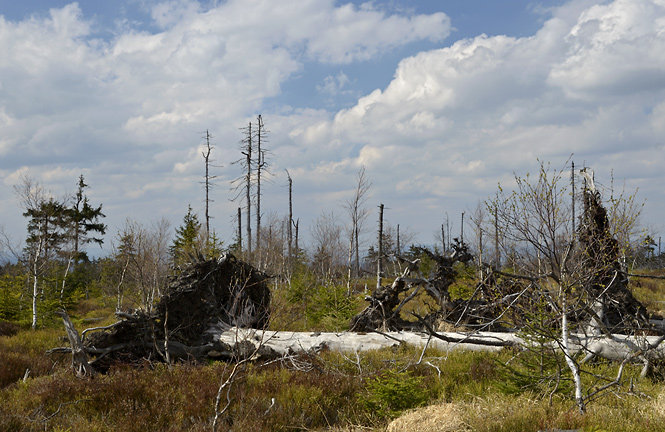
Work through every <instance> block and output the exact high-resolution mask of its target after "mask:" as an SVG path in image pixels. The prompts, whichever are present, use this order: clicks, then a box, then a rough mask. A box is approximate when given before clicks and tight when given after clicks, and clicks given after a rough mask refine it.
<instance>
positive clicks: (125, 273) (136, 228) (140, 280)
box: [117, 218, 171, 312]
mask: <svg viewBox="0 0 665 432" xmlns="http://www.w3.org/2000/svg"><path fill="white" fill-rule="evenodd" d="M170 237H171V236H170V222H169V221H168V220H166V219H163V218H162V219H159V220H157V221H156V222H153V223H152V224H151V226H150V228H148V227H146V226H144V225H143V224H141V223H139V222H137V221H134V220H131V219H127V220H126V221H125V224H124V226H123V227H122V228H121V230H120V232H119V233H118V240H119V245H118V252H119V253H118V257H117V259H119V260H120V261H121V266H122V268H123V270H122V278H121V280H120V281H119V283H118V296H119V297H120V296H121V292H122V294H123V295H124V294H125V293H127V294H130V295H132V297H133V301H134V302H135V304H137V306H139V307H140V308H142V309H145V310H147V311H148V312H150V311H151V310H152V306H153V304H154V303H155V301H156V300H158V299H159V297H161V295H162V288H163V287H164V285H165V281H166V277H167V275H168V266H169V259H170V256H169V242H170ZM121 285H125V288H123V289H122V291H121V289H120V286H121ZM119 302H120V300H119Z"/></svg>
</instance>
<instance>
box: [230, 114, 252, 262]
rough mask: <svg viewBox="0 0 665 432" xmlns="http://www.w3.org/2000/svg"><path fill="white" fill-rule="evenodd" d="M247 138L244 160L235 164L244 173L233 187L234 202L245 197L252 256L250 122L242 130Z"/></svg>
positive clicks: (244, 145)
mask: <svg viewBox="0 0 665 432" xmlns="http://www.w3.org/2000/svg"><path fill="white" fill-rule="evenodd" d="M241 130H242V132H243V134H244V135H245V138H243V140H242V141H240V152H241V153H242V154H243V156H244V157H243V158H241V159H238V160H237V161H235V162H233V163H234V164H240V166H241V167H242V169H243V171H244V173H243V175H242V176H241V177H239V178H237V179H235V180H233V181H232V182H231V185H232V187H233V190H235V191H236V192H237V195H236V196H235V198H233V201H235V200H237V199H238V198H240V197H241V196H243V195H244V196H245V209H246V214H245V216H246V218H247V219H246V220H247V227H246V228H245V229H246V230H247V253H248V254H250V255H251V253H252V183H253V181H252V179H253V176H252V173H253V169H254V160H253V151H254V148H253V135H252V122H250V123H249V124H248V125H247V127H246V128H242V129H241Z"/></svg>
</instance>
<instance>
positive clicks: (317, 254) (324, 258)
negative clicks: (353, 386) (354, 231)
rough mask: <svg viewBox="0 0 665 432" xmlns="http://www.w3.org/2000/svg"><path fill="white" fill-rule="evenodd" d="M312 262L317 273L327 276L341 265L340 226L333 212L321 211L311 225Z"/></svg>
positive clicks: (342, 253)
mask: <svg viewBox="0 0 665 432" xmlns="http://www.w3.org/2000/svg"><path fill="white" fill-rule="evenodd" d="M310 231H311V235H312V241H313V243H314V244H313V257H312V263H313V266H314V267H315V269H316V270H317V271H318V273H319V274H320V275H321V276H323V277H328V276H330V275H332V274H333V273H335V272H336V269H337V268H339V266H340V265H342V266H343V262H344V261H343V255H344V252H343V249H344V247H343V246H342V241H341V238H342V237H341V233H342V227H341V225H340V224H339V221H338V219H337V216H336V215H335V214H334V213H321V214H320V215H319V217H318V218H317V219H316V221H315V222H314V225H313V226H312V227H311V230H310Z"/></svg>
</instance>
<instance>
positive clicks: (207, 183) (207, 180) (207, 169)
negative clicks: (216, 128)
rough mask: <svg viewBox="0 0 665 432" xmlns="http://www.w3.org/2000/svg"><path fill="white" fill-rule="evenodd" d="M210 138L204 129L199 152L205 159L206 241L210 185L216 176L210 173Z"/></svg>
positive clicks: (208, 230)
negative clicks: (203, 147)
mask: <svg viewBox="0 0 665 432" xmlns="http://www.w3.org/2000/svg"><path fill="white" fill-rule="evenodd" d="M211 139H212V135H210V133H209V132H208V131H207V130H206V133H205V144H206V147H205V150H203V151H202V152H201V154H202V155H203V160H204V161H205V177H204V181H203V184H204V188H205V192H206V198H205V207H206V210H205V212H206V214H205V218H206V242H207V241H209V240H210V219H211V216H210V203H211V202H214V200H212V199H210V189H212V187H213V183H212V180H214V179H216V178H217V176H216V175H210V167H211V166H215V165H212V162H214V160H212V159H210V153H211V152H212V150H213V149H214V148H215V147H213V146H212V145H211V144H210V140H211Z"/></svg>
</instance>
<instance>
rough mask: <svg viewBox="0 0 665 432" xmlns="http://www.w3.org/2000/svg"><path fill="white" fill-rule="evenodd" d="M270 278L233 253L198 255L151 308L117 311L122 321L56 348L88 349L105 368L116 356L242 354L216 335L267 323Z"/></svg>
mask: <svg viewBox="0 0 665 432" xmlns="http://www.w3.org/2000/svg"><path fill="white" fill-rule="evenodd" d="M267 280H268V276H267V275H265V274H264V273H262V272H260V271H259V270H257V269H255V268H254V267H252V266H251V265H249V264H247V263H245V262H243V261H240V260H238V259H236V258H235V257H234V256H233V255H231V254H225V255H222V256H221V257H219V258H218V259H212V260H205V261H198V262H195V263H193V264H191V265H190V266H188V267H186V268H184V269H183V271H182V272H181V273H180V274H179V275H178V276H177V277H175V278H174V279H173V280H172V281H171V282H170V283H169V284H168V286H167V287H166V288H165V295H163V296H162V298H161V300H160V301H159V302H158V303H157V304H156V306H155V307H154V308H153V309H152V310H151V311H141V310H138V311H129V312H117V313H116V315H117V316H118V318H120V321H118V322H116V323H115V324H112V325H110V326H107V327H103V328H93V329H87V330H85V331H84V332H83V336H84V337H85V338H84V339H83V341H82V343H80V344H78V343H76V340H75V339H74V340H73V342H72V348H71V350H70V349H55V350H52V351H53V352H62V351H63V350H64V351H66V352H73V353H75V354H76V355H82V354H85V355H90V356H92V357H94V359H93V360H92V361H91V362H90V365H91V366H92V367H94V368H95V369H97V370H98V371H102V372H103V371H105V370H107V369H108V368H109V367H110V366H111V365H112V364H114V363H115V362H129V363H140V362H143V361H157V362H165V361H166V360H167V355H168V357H170V358H172V359H174V360H184V361H203V360H205V359H231V358H243V353H245V354H247V353H246V351H247V350H246V349H245V348H244V347H243V346H242V345H238V346H230V345H228V344H224V343H222V342H220V341H219V339H218V337H217V335H218V334H219V333H220V332H222V331H224V330H225V329H228V328H230V327H252V328H263V327H265V326H266V325H267V323H268V319H269V317H270V290H269V288H268V284H267ZM65 326H66V328H67V324H66V323H65ZM69 333H70V331H69V330H68V334H69ZM87 333H89V334H87ZM79 352H80V353H82V354H78V353H79ZM79 364H84V363H83V361H82V360H81V361H79Z"/></svg>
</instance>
